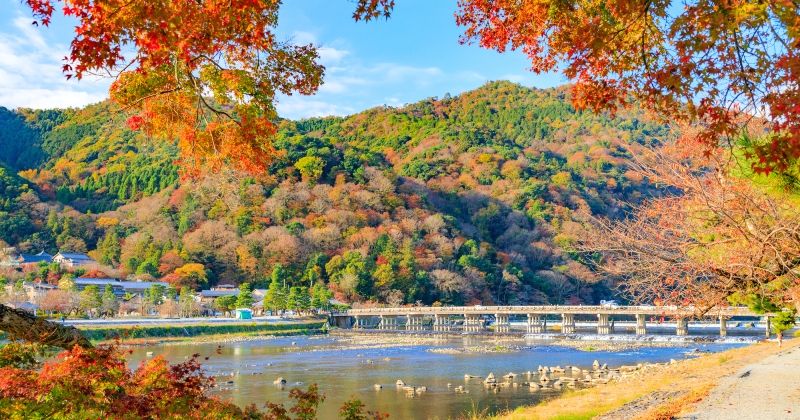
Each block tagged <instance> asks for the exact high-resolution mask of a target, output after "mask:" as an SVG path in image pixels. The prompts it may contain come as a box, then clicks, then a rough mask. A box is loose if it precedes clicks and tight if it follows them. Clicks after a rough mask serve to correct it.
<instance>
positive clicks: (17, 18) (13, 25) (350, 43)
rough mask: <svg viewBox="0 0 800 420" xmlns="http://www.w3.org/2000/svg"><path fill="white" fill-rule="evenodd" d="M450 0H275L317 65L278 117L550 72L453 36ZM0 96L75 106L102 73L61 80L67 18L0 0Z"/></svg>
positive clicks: (286, 27)
mask: <svg viewBox="0 0 800 420" xmlns="http://www.w3.org/2000/svg"><path fill="white" fill-rule="evenodd" d="M455 3H456V0H401V1H398V2H397V6H396V8H395V11H394V14H393V16H392V17H391V18H390V19H389V20H388V21H383V20H380V21H376V22H370V23H364V22H354V21H353V19H352V17H351V15H352V12H353V9H354V6H355V5H354V2H353V1H352V0H285V1H284V5H283V6H282V9H281V15H280V26H279V34H280V36H281V37H282V38H283V39H286V40H293V41H294V42H297V43H309V42H311V43H314V44H315V45H317V46H319V47H320V53H321V57H322V62H323V64H325V66H326V68H327V70H326V75H325V81H324V84H323V86H322V87H321V88H320V90H319V92H318V93H317V94H316V95H314V96H292V97H281V98H279V101H278V111H279V113H280V114H281V116H283V117H287V118H304V117H312V116H322V115H347V114H352V113H355V112H358V111H360V110H363V109H366V108H369V107H373V106H377V105H384V104H386V105H393V106H396V105H402V104H404V103H408V102H414V101H417V100H419V99H422V98H425V97H429V96H442V95H444V94H445V93H446V92H449V93H451V94H453V95H455V94H458V93H460V92H463V91H465V90H469V89H473V88H476V87H478V86H480V85H482V84H483V83H485V82H486V81H489V80H501V79H505V80H512V81H515V82H519V83H521V84H524V85H526V86H537V87H548V86H554V85H558V84H563V83H565V82H566V79H564V78H563V77H562V76H559V75H536V74H534V73H531V72H530V71H528V65H529V63H528V61H527V60H526V59H525V57H524V56H523V55H522V54H520V53H516V52H507V53H505V54H498V53H495V52H493V51H487V50H483V49H481V48H479V47H478V46H474V45H460V44H459V43H458V37H459V35H460V33H461V30H460V28H458V27H457V26H456V24H455V20H454V18H453V12H454V11H455V10H456V4H455ZM0 10H3V11H4V12H3V13H2V16H0V106H5V107H7V108H17V107H33V108H49V107H68V106H82V105H86V104H89V103H92V102H97V101H100V100H102V99H103V98H105V97H106V96H107V90H108V84H109V83H110V80H107V79H84V80H81V81H79V82H76V81H67V80H65V79H64V77H63V76H62V74H61V70H60V65H61V58H62V57H64V56H65V55H66V54H67V52H68V45H69V41H70V39H71V34H72V32H71V31H72V22H71V21H68V20H66V19H64V18H60V19H56V20H55V21H54V22H53V24H52V25H51V27H50V28H37V27H34V26H31V24H30V23H31V20H32V19H31V17H30V12H29V11H28V10H26V9H25V6H24V5H22V4H21V2H20V0H0Z"/></svg>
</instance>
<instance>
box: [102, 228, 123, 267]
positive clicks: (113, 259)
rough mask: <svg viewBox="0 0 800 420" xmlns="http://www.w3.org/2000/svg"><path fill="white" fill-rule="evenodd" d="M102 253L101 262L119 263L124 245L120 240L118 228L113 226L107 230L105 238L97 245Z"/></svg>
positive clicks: (108, 263) (106, 263) (107, 263)
mask: <svg viewBox="0 0 800 420" xmlns="http://www.w3.org/2000/svg"><path fill="white" fill-rule="evenodd" d="M97 251H98V253H99V254H100V263H102V264H105V265H116V264H119V257H120V254H121V253H122V247H121V246H120V242H119V235H118V234H117V229H116V228H111V229H109V230H108V232H106V235H105V236H104V237H103V240H102V241H100V244H99V245H98V247H97Z"/></svg>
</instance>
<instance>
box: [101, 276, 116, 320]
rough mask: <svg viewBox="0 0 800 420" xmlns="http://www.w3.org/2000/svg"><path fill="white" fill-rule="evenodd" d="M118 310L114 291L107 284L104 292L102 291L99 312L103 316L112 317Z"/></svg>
mask: <svg viewBox="0 0 800 420" xmlns="http://www.w3.org/2000/svg"><path fill="white" fill-rule="evenodd" d="M118 308H119V304H118V303H117V297H116V296H115V295H114V289H113V288H112V287H111V285H110V284H107V285H106V288H105V290H103V296H102V298H101V305H100V312H102V313H103V315H107V316H108V315H111V316H113V315H114V314H115V313H116V312H117V309H118Z"/></svg>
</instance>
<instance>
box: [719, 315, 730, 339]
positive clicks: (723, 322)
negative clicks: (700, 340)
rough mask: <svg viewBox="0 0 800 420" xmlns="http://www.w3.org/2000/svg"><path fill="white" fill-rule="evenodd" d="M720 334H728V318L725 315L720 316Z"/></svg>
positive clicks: (722, 335)
mask: <svg viewBox="0 0 800 420" xmlns="http://www.w3.org/2000/svg"><path fill="white" fill-rule="evenodd" d="M719 336H720V337H727V336H728V318H725V317H724V316H720V317H719Z"/></svg>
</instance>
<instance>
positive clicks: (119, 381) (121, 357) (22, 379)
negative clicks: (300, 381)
mask: <svg viewBox="0 0 800 420" xmlns="http://www.w3.org/2000/svg"><path fill="white" fill-rule="evenodd" d="M37 349H38V348H37V347H35V346H29V345H20V344H18V343H12V344H9V345H7V346H6V347H3V349H2V351H0V415H2V416H3V418H52V417H55V418H106V417H108V418H118V419H138V418H212V419H285V420H289V419H297V420H300V419H311V418H315V417H316V412H317V408H318V406H319V404H320V403H322V401H323V400H324V399H325V397H324V395H322V394H320V393H319V391H318V388H317V386H316V385H315V384H312V385H310V386H309V388H308V390H307V391H302V390H299V389H292V390H291V391H290V393H289V397H290V398H291V399H292V400H293V401H294V405H293V406H292V407H290V408H288V409H287V408H286V407H284V406H283V404H274V403H268V404H267V407H266V410H265V411H261V410H259V409H258V408H256V406H255V405H250V406H248V407H245V408H239V407H237V406H236V405H235V404H233V403H232V402H227V401H223V400H220V399H218V398H214V397H212V396H209V395H208V390H209V389H211V388H213V387H214V386H215V382H214V379H213V378H211V377H209V376H206V375H205V374H204V373H203V370H202V367H201V366H200V363H199V362H198V357H199V355H194V356H193V357H192V358H191V359H189V360H188V361H186V362H183V363H177V364H169V363H167V361H166V360H164V358H163V357H161V356H158V357H155V358H153V359H150V360H147V361H144V362H143V363H142V364H141V365H140V366H139V367H138V368H136V369H134V370H131V369H129V368H128V361H127V360H126V359H125V352H124V351H122V350H120V349H119V348H118V347H116V346H113V345H107V346H99V347H97V348H88V349H87V348H81V347H75V348H73V349H71V350H68V351H65V352H62V353H60V354H59V355H57V356H56V357H55V358H53V359H51V360H49V361H47V362H46V363H44V365H43V366H39V363H38V362H37V361H36V359H35V358H34V357H31V355H32V354H37V353H34V352H35V351H38V350H37ZM348 403H350V404H352V402H348ZM290 414H291V415H290Z"/></svg>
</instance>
